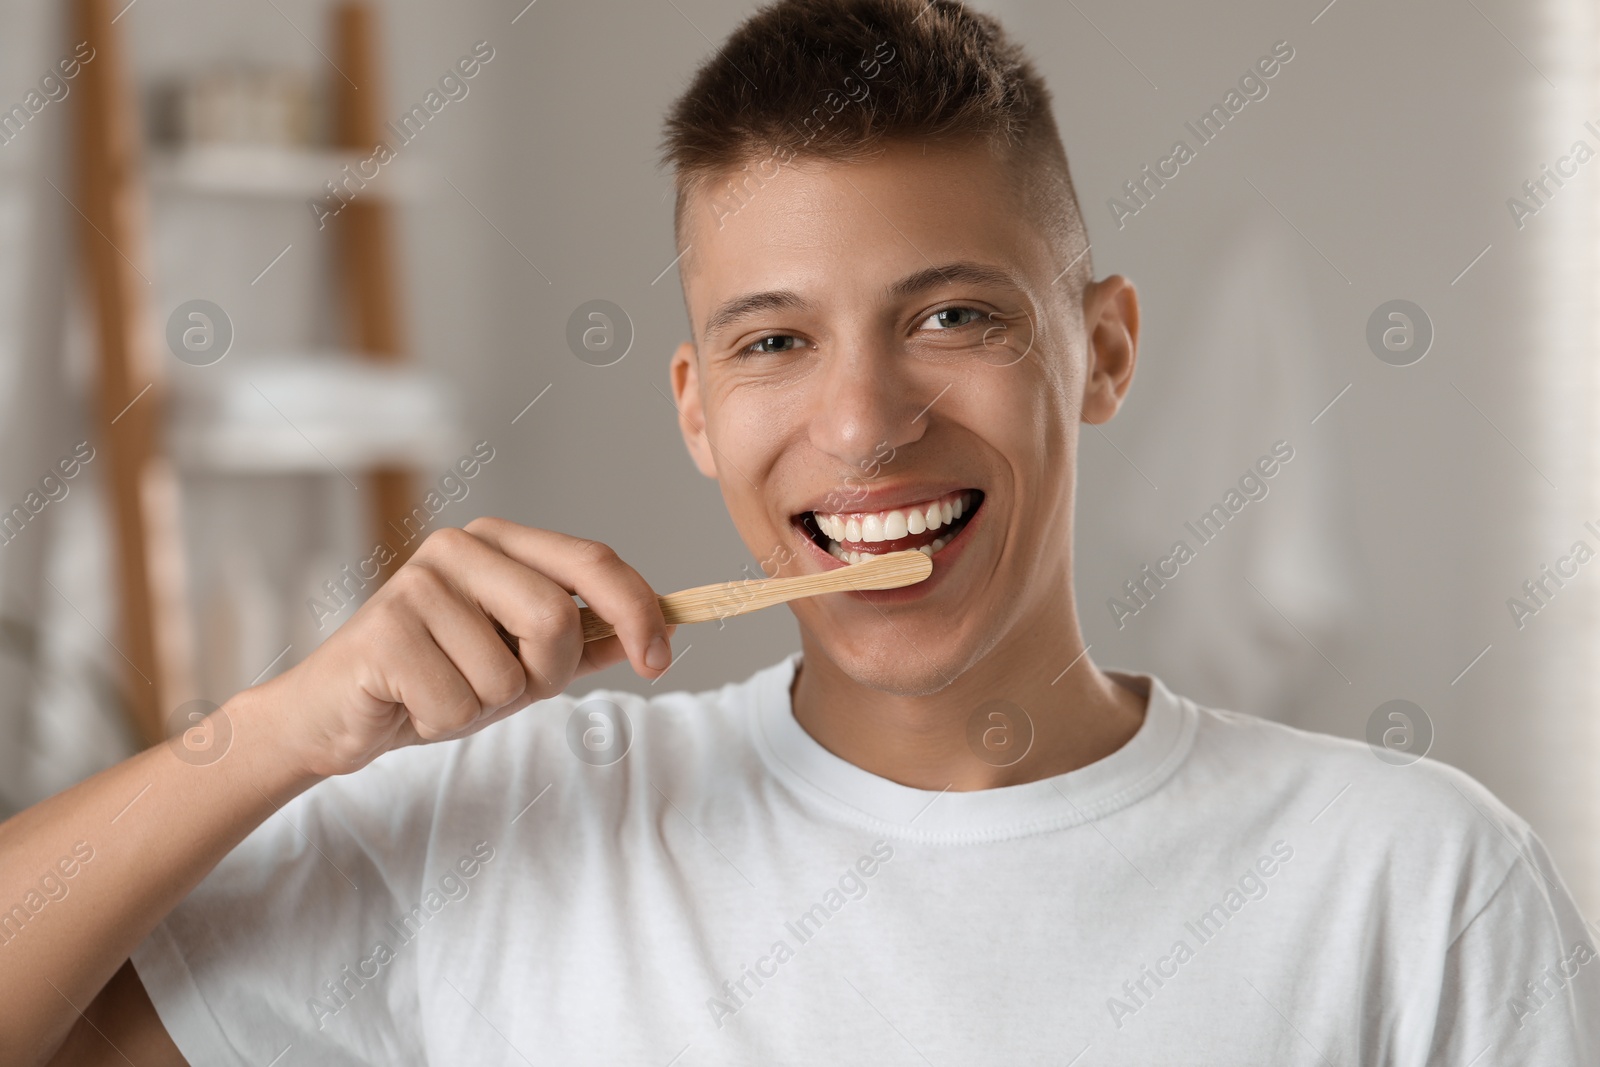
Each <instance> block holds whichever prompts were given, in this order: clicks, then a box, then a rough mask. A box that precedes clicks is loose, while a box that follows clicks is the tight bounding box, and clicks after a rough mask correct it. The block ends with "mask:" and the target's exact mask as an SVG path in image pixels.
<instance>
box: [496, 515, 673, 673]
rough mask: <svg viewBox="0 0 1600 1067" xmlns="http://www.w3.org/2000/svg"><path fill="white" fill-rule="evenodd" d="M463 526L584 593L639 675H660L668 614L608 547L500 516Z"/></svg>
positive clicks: (667, 646)
mask: <svg viewBox="0 0 1600 1067" xmlns="http://www.w3.org/2000/svg"><path fill="white" fill-rule="evenodd" d="M467 529H468V532H469V533H471V534H472V536H474V537H476V538H478V539H480V540H482V541H483V542H484V543H485V544H488V545H490V546H492V547H494V548H496V549H498V550H499V551H500V552H501V553H503V554H504V555H505V556H507V557H509V558H510V559H512V560H515V561H517V562H519V563H522V564H524V565H526V566H528V567H530V568H532V569H534V570H536V571H538V572H539V573H540V574H543V575H544V576H546V577H547V578H549V579H550V580H551V581H552V582H554V583H556V584H557V585H558V586H560V587H561V588H562V589H564V590H565V591H566V592H568V593H576V594H577V595H579V596H581V597H583V601H584V603H585V604H587V605H588V606H589V607H591V608H593V609H594V610H595V612H596V613H597V614H598V615H599V616H600V617H601V618H603V619H605V620H606V621H607V622H609V623H611V625H612V626H614V627H616V631H617V636H618V637H619V638H621V643H622V647H623V648H624V649H625V650H626V652H627V657H628V660H629V662H630V663H632V665H633V669H634V670H635V671H636V672H638V674H639V675H640V676H641V677H644V678H652V679H653V678H656V677H659V676H660V674H661V672H662V671H664V670H666V668H667V667H668V666H670V665H671V663H672V647H671V639H670V637H669V636H668V634H667V620H666V619H665V618H664V617H663V616H662V614H661V605H660V604H659V603H658V602H657V600H656V594H655V590H653V589H651V588H650V584H649V583H648V582H646V581H645V580H644V578H643V577H641V576H640V574H639V572H638V571H636V570H634V569H633V568H632V567H630V566H628V565H627V564H626V563H624V562H623V561H622V560H621V559H620V558H618V556H617V554H616V553H615V552H614V551H612V550H611V548H609V547H608V546H606V545H603V544H601V543H599V542H598V541H586V540H584V539H582V538H578V537H571V536H568V535H567V534H561V533H555V532H553V531H550V530H539V529H534V528H533V527H530V526H519V525H518V524H516V523H513V522H507V521H505V520H504V519H474V520H473V521H472V522H470V523H468V524H467Z"/></svg>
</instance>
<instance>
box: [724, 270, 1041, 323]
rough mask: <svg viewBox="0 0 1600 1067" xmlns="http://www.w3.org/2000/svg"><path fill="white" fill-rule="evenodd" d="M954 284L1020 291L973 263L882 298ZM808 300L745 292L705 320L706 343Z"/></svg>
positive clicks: (1014, 281) (807, 305) (779, 292)
mask: <svg viewBox="0 0 1600 1067" xmlns="http://www.w3.org/2000/svg"><path fill="white" fill-rule="evenodd" d="M957 282H966V283H968V284H972V285H984V286H989V287H991V288H997V289H1016V290H1021V289H1022V288H1023V286H1022V284H1021V282H1020V281H1019V280H1018V278H1017V276H1016V275H1015V274H1013V273H1012V272H1011V271H1009V270H1006V269H1004V268H1003V267H995V266H990V265H989V264H986V263H973V262H968V261H958V262H955V263H945V264H942V265H940V266H930V267H927V268H925V269H923V270H919V271H917V272H916V273H915V274H908V275H906V276H905V277H904V278H901V279H900V280H899V281H896V282H891V283H890V284H889V286H888V287H887V288H886V289H885V290H884V292H885V295H887V296H888V297H890V298H892V299H904V298H906V297H909V296H915V295H917V294H918V293H921V292H925V291H927V290H929V289H932V288H934V287H936V286H939V285H949V284H952V283H957ZM813 307H814V305H813V304H812V303H811V301H809V300H807V299H806V298H805V297H803V296H801V295H800V294H799V293H797V292H795V291H794V290H793V289H768V290H764V291H762V292H758V293H747V294H745V295H744V296H738V297H734V298H733V299H732V300H729V301H728V302H727V303H725V304H723V305H722V306H721V307H719V308H717V310H716V311H715V312H713V313H712V315H711V317H710V318H708V319H707V320H706V328H705V334H704V337H705V340H707V341H709V340H710V339H711V338H712V337H713V336H715V335H716V334H717V333H720V332H721V331H722V330H725V329H727V328H728V327H729V326H732V325H733V324H734V323H736V322H738V321H739V320H740V319H743V318H746V317H747V316H750V315H754V314H757V313H759V312H763V311H794V312H806V311H811V310H813Z"/></svg>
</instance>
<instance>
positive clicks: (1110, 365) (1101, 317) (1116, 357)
mask: <svg viewBox="0 0 1600 1067" xmlns="http://www.w3.org/2000/svg"><path fill="white" fill-rule="evenodd" d="M1083 323H1084V328H1085V331H1086V332H1087V334H1088V340H1089V367H1088V371H1089V373H1088V376H1087V378H1086V380H1085V381H1084V384H1083V421H1084V422H1089V423H1102V422H1109V421H1110V420H1111V417H1112V416H1113V415H1115V414H1116V413H1117V410H1118V409H1119V408H1120V407H1121V406H1122V398H1123V397H1124V396H1126V395H1127V392H1128V387H1129V386H1130V385H1132V384H1133V365H1134V363H1135V362H1136V361H1137V360H1138V357H1139V294H1138V293H1137V292H1136V291H1135V290H1134V288H1133V283H1132V282H1130V281H1128V279H1126V278H1124V277H1123V276H1122V275H1120V274H1113V275H1111V276H1110V277H1109V278H1103V279H1101V280H1100V281H1098V282H1091V283H1089V284H1088V285H1086V286H1084V288H1083Z"/></svg>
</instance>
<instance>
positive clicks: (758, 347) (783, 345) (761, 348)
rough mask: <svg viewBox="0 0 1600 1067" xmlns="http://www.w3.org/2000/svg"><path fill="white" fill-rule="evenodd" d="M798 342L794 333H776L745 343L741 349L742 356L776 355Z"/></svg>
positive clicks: (786, 350)
mask: <svg viewBox="0 0 1600 1067" xmlns="http://www.w3.org/2000/svg"><path fill="white" fill-rule="evenodd" d="M796 343H798V338H796V337H795V336H794V335H793V334H788V333H774V334H769V335H767V336H766V337H763V338H761V339H760V340H759V341H756V342H754V343H752V344H748V345H745V346H744V347H743V348H741V349H740V350H739V355H741V356H758V355H776V354H777V353H779V352H789V351H792V350H793V349H794V346H795V345H796Z"/></svg>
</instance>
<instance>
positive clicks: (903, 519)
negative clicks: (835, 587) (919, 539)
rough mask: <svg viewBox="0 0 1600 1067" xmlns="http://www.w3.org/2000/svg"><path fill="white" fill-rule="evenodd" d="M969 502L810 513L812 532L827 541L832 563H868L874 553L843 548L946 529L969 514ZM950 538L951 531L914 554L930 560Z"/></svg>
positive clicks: (961, 497)
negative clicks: (835, 561) (847, 511)
mask: <svg viewBox="0 0 1600 1067" xmlns="http://www.w3.org/2000/svg"><path fill="white" fill-rule="evenodd" d="M971 500H972V498H971V497H970V496H969V495H968V494H966V493H956V494H952V495H950V496H947V497H945V498H943V499H941V500H936V501H933V502H931V503H928V504H926V505H921V506H919V507H917V508H896V509H892V510H889V511H879V512H870V513H861V512H857V513H854V514H823V513H821V512H812V517H813V520H814V521H815V523H816V528H817V529H818V530H820V531H821V532H822V533H823V534H824V535H825V536H826V537H827V539H828V542H829V543H828V546H827V547H828V552H829V553H831V554H832V555H833V557H834V558H835V559H838V560H842V561H843V562H845V563H849V564H855V563H860V562H862V561H864V560H867V559H870V558H871V557H872V556H873V555H874V553H872V552H864V551H861V550H860V549H853V550H847V549H846V548H845V547H844V546H845V545H846V544H855V545H865V544H874V543H878V544H881V543H882V542H885V541H898V540H900V539H901V538H904V537H907V536H917V535H920V534H924V533H928V532H930V531H934V530H938V529H940V528H941V527H946V526H950V525H951V524H953V523H954V522H955V521H956V520H958V519H960V518H962V517H963V516H965V515H966V514H967V513H969V512H970V511H971V510H972V503H971ZM954 537H955V531H954V530H951V531H948V532H946V533H945V534H944V535H943V536H940V537H935V538H934V539H933V540H932V541H931V542H929V543H928V544H926V545H920V546H918V548H917V551H919V552H922V553H923V554H924V555H927V556H929V557H932V556H933V554H934V553H936V552H938V551H939V550H940V549H942V548H944V547H945V545H947V544H949V543H950V541H951V540H952V539H953V538H954Z"/></svg>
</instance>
